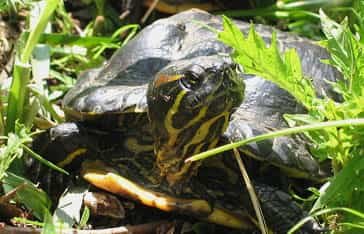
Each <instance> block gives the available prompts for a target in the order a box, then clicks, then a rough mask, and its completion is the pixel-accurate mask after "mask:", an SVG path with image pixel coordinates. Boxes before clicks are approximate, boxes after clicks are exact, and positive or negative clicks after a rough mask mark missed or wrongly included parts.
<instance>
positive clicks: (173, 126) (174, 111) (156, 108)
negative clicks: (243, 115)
mask: <svg viewBox="0 0 364 234" xmlns="http://www.w3.org/2000/svg"><path fill="white" fill-rule="evenodd" d="M236 70H237V69H236V65H235V64H234V63H233V62H232V61H231V60H230V58H228V57H222V56H217V55H214V56H204V57H197V58H193V59H188V60H180V61H176V62H172V63H171V64H169V65H168V66H166V67H165V68H163V69H162V70H161V71H159V72H158V73H157V74H156V77H155V79H154V81H153V82H151V83H150V84H149V87H148V95H147V101H148V115H149V118H150V122H151V128H152V134H153V137H154V140H155V146H154V148H155V151H156V155H157V158H156V163H157V166H158V167H159V169H160V172H161V175H162V176H163V177H165V178H166V179H167V181H168V183H169V184H170V185H176V184H178V183H181V182H183V181H186V180H188V179H189V178H190V177H191V176H192V175H194V174H195V173H196V172H197V168H198V166H199V163H185V162H184V161H185V159H186V158H187V157H189V156H192V155H194V154H197V153H199V152H202V151H205V150H208V149H210V148H213V147H215V145H216V144H217V142H218V140H219V137H220V136H221V134H223V132H224V131H225V129H226V127H227V124H228V121H229V117H230V114H231V113H232V112H233V110H234V108H236V107H238V106H239V105H240V103H241V102H242V100H243V95H244V83H243V80H242V79H241V78H240V77H238V74H237V71H236Z"/></svg>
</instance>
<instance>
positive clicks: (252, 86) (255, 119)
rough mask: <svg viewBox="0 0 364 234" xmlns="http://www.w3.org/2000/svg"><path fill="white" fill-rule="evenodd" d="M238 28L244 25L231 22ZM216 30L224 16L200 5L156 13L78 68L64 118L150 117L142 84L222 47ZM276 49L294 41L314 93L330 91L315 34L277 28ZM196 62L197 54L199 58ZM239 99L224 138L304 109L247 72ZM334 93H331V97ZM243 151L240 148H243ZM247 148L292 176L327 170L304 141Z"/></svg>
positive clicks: (103, 122)
mask: <svg viewBox="0 0 364 234" xmlns="http://www.w3.org/2000/svg"><path fill="white" fill-rule="evenodd" d="M236 23H237V25H238V27H239V28H240V29H241V30H242V31H243V32H248V30H249V28H250V24H248V23H244V22H240V21H236ZM206 25H207V26H208V27H212V28H216V29H222V21H221V18H220V17H218V16H213V15H211V14H208V13H207V12H204V11H200V10H189V11H186V12H182V13H179V14H177V15H174V16H172V17H169V18H166V19H161V20H158V21H156V22H155V23H153V24H151V25H149V26H148V27H146V28H145V29H143V30H142V31H141V32H140V33H139V34H138V35H137V36H136V37H135V38H134V39H133V40H131V41H130V42H129V43H128V44H127V45H126V46H124V47H123V48H121V49H119V50H118V51H117V52H116V53H115V54H114V56H113V57H112V58H111V59H110V61H109V62H108V63H107V64H106V66H105V67H104V68H102V69H98V70H94V71H90V72H87V73H84V75H82V76H81V77H80V78H79V80H78V82H77V84H76V85H75V87H74V88H73V89H71V90H70V91H69V92H68V93H67V95H66V96H65V98H64V103H63V104H64V109H65V111H66V114H67V116H68V119H69V120H91V122H93V123H94V124H95V123H96V124H97V126H99V127H102V128H106V129H115V128H118V129H123V128H125V126H126V124H127V125H128V127H129V129H130V128H133V125H132V124H133V122H135V121H131V120H134V119H135V115H138V116H139V117H140V119H143V121H144V122H139V123H137V124H138V125H139V126H140V125H141V124H145V123H148V118H147V116H146V111H147V108H148V105H147V100H146V92H147V86H148V83H149V82H150V81H152V80H153V79H154V76H155V75H156V73H158V72H159V71H160V70H161V69H163V68H164V67H166V66H169V65H170V64H172V63H175V62H178V61H180V60H191V59H196V61H198V60H199V58H201V57H203V56H213V55H221V54H228V53H229V52H230V51H231V49H230V48H229V47H227V46H225V45H224V44H222V43H221V42H219V41H218V40H217V38H216V34H215V33H214V32H212V31H211V30H209V29H208V27H206ZM255 28H256V31H257V32H258V33H259V34H260V35H261V36H262V37H263V38H264V39H265V40H266V41H270V38H271V35H272V30H273V29H272V28H271V27H268V26H263V25H257V26H256V27H255ZM277 38H278V43H279V46H280V48H281V49H282V50H285V49H288V48H295V49H296V50H297V52H298V54H299V56H300V58H301V63H302V70H303V72H304V74H305V76H307V77H310V78H312V80H313V83H314V86H315V88H316V91H317V93H318V95H327V96H330V97H335V93H334V92H333V91H332V89H331V87H330V86H329V85H328V84H327V82H326V81H325V80H329V81H335V80H337V79H340V76H339V73H338V72H337V71H336V70H335V69H333V68H332V67H330V66H328V65H326V64H323V63H322V62H321V60H322V59H327V58H328V53H327V52H326V51H325V49H323V48H321V47H319V46H317V45H316V44H315V43H314V42H313V41H310V40H308V39H303V38H301V37H298V36H294V35H291V34H289V33H285V32H280V31H278V32H277ZM200 61H201V60H200ZM245 84H246V90H245V97H244V101H243V103H242V104H241V106H240V107H239V108H238V109H237V111H236V112H235V113H234V114H233V115H232V120H231V121H230V124H229V127H228V129H227V131H226V133H225V136H226V137H227V138H228V140H229V141H236V140H241V139H244V138H246V137H249V136H254V135H257V134H261V133H264V132H266V131H270V130H272V129H281V128H284V127H287V124H286V123H285V121H284V118H283V114H285V113H304V112H305V110H304V108H303V107H302V106H301V105H300V104H299V103H297V102H296V100H295V99H294V98H293V97H292V96H291V95H289V94H288V93H287V92H285V91H284V90H282V89H280V88H279V87H277V86H276V85H274V84H273V83H271V82H270V81H266V80H264V79H262V78H260V77H256V76H246V78H245ZM336 98H337V97H336ZM242 150H243V151H245V152H246V150H245V148H244V149H242ZM248 151H249V152H250V154H251V155H253V156H254V157H256V158H257V159H259V160H265V161H268V162H270V163H272V164H274V165H277V166H280V167H282V168H285V169H292V168H295V169H294V170H293V171H292V172H293V174H296V175H297V176H298V177H317V176H318V177H320V178H321V177H325V176H326V173H324V172H322V170H321V168H320V166H319V164H318V163H317V162H316V160H314V159H313V158H312V156H311V154H310V153H309V151H308V150H307V147H306V145H305V144H303V143H302V141H299V140H297V139H294V138H292V137H279V138H276V139H274V140H272V141H264V142H262V143H259V144H251V145H249V146H248Z"/></svg>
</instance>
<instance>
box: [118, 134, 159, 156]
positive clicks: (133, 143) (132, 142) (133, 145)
mask: <svg viewBox="0 0 364 234" xmlns="http://www.w3.org/2000/svg"><path fill="white" fill-rule="evenodd" d="M125 146H126V148H127V149H128V150H129V151H130V152H134V153H136V154H139V153H142V152H149V151H153V150H154V146H153V145H142V144H139V142H138V140H137V139H136V138H134V137H129V138H128V139H127V140H126V141H125Z"/></svg>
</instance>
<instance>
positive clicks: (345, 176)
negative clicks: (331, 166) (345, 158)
mask: <svg viewBox="0 0 364 234" xmlns="http://www.w3.org/2000/svg"><path fill="white" fill-rule="evenodd" d="M363 180H364V157H362V155H357V156H355V157H354V158H352V159H351V160H350V161H349V162H348V163H347V164H346V166H345V167H344V168H343V169H342V170H341V171H340V172H339V173H338V174H337V175H336V176H335V177H333V178H332V179H331V181H330V185H329V186H328V188H327V189H326V190H325V191H324V192H323V193H322V194H321V196H320V197H319V199H317V201H316V203H315V204H314V206H313V207H312V211H315V210H318V209H320V208H324V207H325V206H328V205H329V206H330V207H335V206H343V205H348V204H349V203H353V202H355V201H353V200H352V199H351V198H352V196H353V193H354V191H364V186H363V183H362V182H363Z"/></svg>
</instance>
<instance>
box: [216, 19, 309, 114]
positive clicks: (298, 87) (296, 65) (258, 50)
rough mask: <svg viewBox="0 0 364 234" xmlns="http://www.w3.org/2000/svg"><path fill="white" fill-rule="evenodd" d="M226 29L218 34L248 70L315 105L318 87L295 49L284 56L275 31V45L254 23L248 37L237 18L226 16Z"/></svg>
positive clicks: (246, 70)
mask: <svg viewBox="0 0 364 234" xmlns="http://www.w3.org/2000/svg"><path fill="white" fill-rule="evenodd" d="M223 26H224V30H223V31H221V32H219V34H218V38H219V40H221V41H222V42H224V43H225V44H227V45H229V46H231V47H232V48H233V50H234V52H233V54H232V57H233V59H234V61H236V62H237V63H239V64H240V65H241V66H242V67H243V69H244V72H245V73H248V74H253V75H257V76H260V77H263V78H264V79H267V80H269V81H271V82H273V83H275V84H277V85H278V86H279V87H281V88H283V89H285V90H287V91H288V92H289V93H290V94H291V95H292V96H294V97H295V98H296V99H297V101H299V102H301V103H302V104H303V105H304V106H305V107H306V108H307V109H311V108H312V99H313V98H316V96H315V89H314V87H313V85H312V83H311V82H310V80H308V79H306V78H304V76H303V73H302V69H301V63H300V59H299V56H298V54H297V52H296V51H295V50H294V49H290V50H287V51H286V52H285V53H284V56H283V57H282V56H281V54H280V51H279V49H278V45H277V37H276V33H275V32H273V35H272V41H271V45H270V46H268V45H266V43H265V42H264V40H263V38H262V37H261V36H259V35H258V34H257V33H256V32H255V30H254V26H253V25H252V26H251V28H250V31H249V34H248V37H247V38H245V37H244V35H243V34H242V32H241V31H240V29H239V28H238V27H237V26H236V25H235V24H233V22H232V21H231V20H230V19H229V18H227V17H226V16H223Z"/></svg>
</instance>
